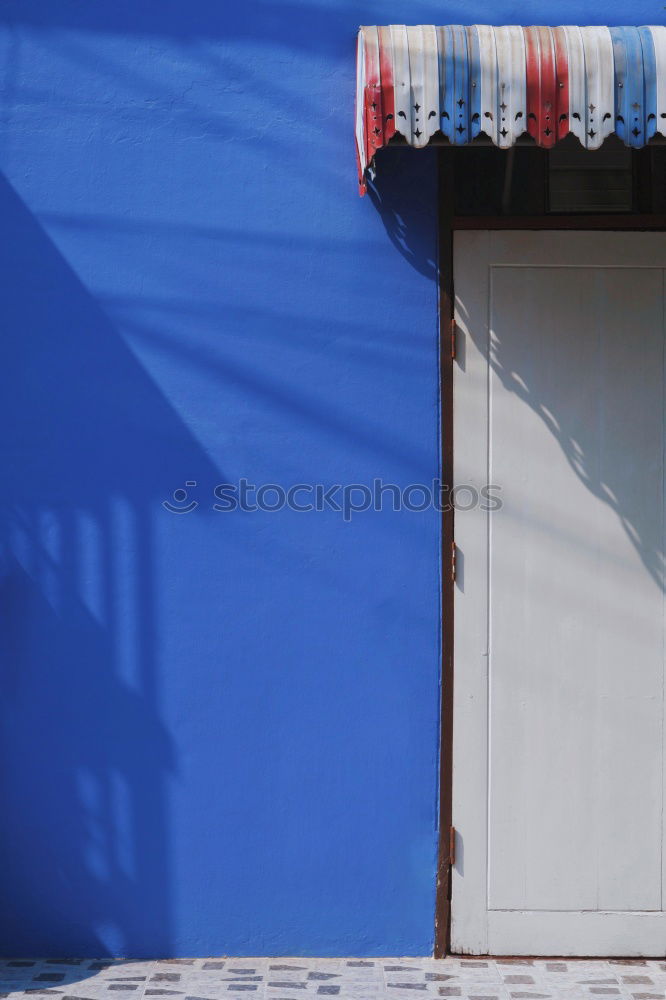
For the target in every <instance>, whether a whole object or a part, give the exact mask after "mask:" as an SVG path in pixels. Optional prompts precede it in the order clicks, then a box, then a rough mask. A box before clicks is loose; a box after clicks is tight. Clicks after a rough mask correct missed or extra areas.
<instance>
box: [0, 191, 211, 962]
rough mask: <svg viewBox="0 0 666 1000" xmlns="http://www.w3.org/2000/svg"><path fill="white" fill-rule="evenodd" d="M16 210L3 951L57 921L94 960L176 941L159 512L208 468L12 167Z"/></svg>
mask: <svg viewBox="0 0 666 1000" xmlns="http://www.w3.org/2000/svg"><path fill="white" fill-rule="evenodd" d="M0 213H1V215H2V219H3V229H4V238H3V240H2V247H1V249H0V259H1V266H2V273H3V275H4V283H3V284H4V290H3V294H2V297H1V298H0V303H1V305H0V326H1V328H2V331H3V363H2V368H1V374H0V379H1V380H2V388H1V390H0V407H2V419H1V423H0V426H1V427H2V445H1V448H2V454H3V460H4V469H3V472H4V483H5V486H4V490H3V497H2V504H3V509H4V510H3V527H2V530H3V537H2V542H3V551H2V574H1V594H0V609H1V614H2V617H3V619H4V621H3V622H2V626H1V628H0V636H1V637H2V638H1V641H2V648H1V649H0V655H1V661H0V662H2V671H1V672H0V801H2V811H3V814H5V815H7V816H11V817H12V822H11V824H7V823H3V824H0V857H2V858H4V859H5V861H4V863H3V864H2V865H0V898H1V899H2V907H1V908H0V941H2V950H3V952H4V953H9V954H16V953H17V951H19V950H20V949H21V948H23V949H25V942H30V949H31V950H32V952H33V953H37V954H39V953H41V954H44V953H46V954H48V953H49V951H50V950H51V949H50V947H49V938H48V936H47V937H46V938H45V937H44V933H45V932H44V928H48V927H53V928H56V927H57V928H58V934H59V935H60V937H62V938H66V939H67V940H69V941H71V942H72V944H73V946H75V949H76V952H77V953H78V954H87V955H95V954H97V955H104V954H109V953H116V954H117V953H123V952H124V951H125V950H126V949H127V947H128V945H131V942H132V941H137V940H141V941H146V940H149V941H150V942H152V950H153V954H163V955H166V954H169V953H170V936H171V906H170V898H169V870H168V855H167V816H166V804H165V796H166V782H167V780H168V777H169V775H170V774H172V773H173V772H174V771H175V770H176V769H177V761H176V760H175V759H174V754H173V749H172V746H171V743H170V740H169V737H168V735H167V733H166V732H165V729H164V726H163V724H162V721H161V718H160V682H159V676H158V670H157V664H156V648H155V639H156V632H155V622H154V615H153V589H152V587H153V584H152V581H153V579H154V574H155V570H154V565H153V556H152V552H151V527H150V523H149V520H148V514H149V511H150V510H155V508H156V507H158V505H159V501H160V499H161V497H157V496H156V495H155V490H156V488H158V487H159V484H160V483H161V482H165V481H166V482H169V475H170V471H171V469H172V468H173V465H174V461H175V462H178V461H182V456H183V454H186V455H187V456H188V460H189V461H190V462H191V465H193V464H194V462H196V463H197V464H198V465H199V467H202V468H204V469H205V468H207V465H208V464H209V463H208V462H207V459H206V457H205V456H204V455H203V454H201V453H200V449H199V448H198V446H197V444H196V443H195V441H194V440H193V438H192V437H191V436H190V434H189V433H188V431H187V430H186V428H185V427H184V426H183V424H182V422H181V421H180V420H179V419H178V417H177V416H176V415H175V414H174V412H173V410H172V409H171V407H170V405H169V404H168V403H167V402H166V400H165V399H164V397H163V396H162V395H161V394H160V392H159V391H158V390H157V389H156V387H155V385H154V384H153V383H152V382H151V381H150V380H149V379H148V377H147V376H146V375H145V373H144V372H143V370H142V368H141V367H140V365H139V364H138V362H137V361H136V360H135V358H134V357H133V355H132V353H131V352H130V351H129V350H128V348H127V347H126V346H125V345H124V344H123V342H122V340H121V338H120V337H119V336H118V335H117V333H116V332H115V330H114V329H113V327H112V326H111V325H110V323H109V322H108V320H107V319H106V318H105V316H104V315H103V314H102V312H101V311H100V309H99V308H98V307H97V305H96V304H95V302H94V301H93V300H92V298H91V297H90V295H89V294H88V292H87V291H86V289H85V288H84V287H83V286H82V284H81V283H80V282H79V280H78V279H77V277H76V275H75V274H74V273H73V272H72V271H71V269H70V268H69V267H68V265H67V263H66V262H65V261H64V259H63V258H62V256H61V255H60V254H59V253H58V251H57V249H56V248H55V247H54V245H53V243H52V242H51V241H50V240H49V239H48V237H47V236H46V235H45V234H44V232H43V230H42V229H41V228H40V226H39V225H38V224H37V223H36V222H35V220H34V219H33V217H32V216H31V214H30V213H29V212H28V211H27V210H26V208H25V206H24V205H23V204H22V202H21V201H20V200H19V199H18V197H17V196H16V194H15V193H14V191H13V190H12V189H11V188H10V187H9V185H8V184H7V183H6V182H5V181H2V184H1V186H0ZM181 467H182V466H181ZM10 751H11V752H10ZM6 859H11V862H10V863H7V860H6ZM36 886H39V887H40V890H39V892H37V893H36V892H35V887H36ZM137 900H141V901H142V904H141V906H140V907H138V906H137V905H136V903H137ZM63 925H64V932H63Z"/></svg>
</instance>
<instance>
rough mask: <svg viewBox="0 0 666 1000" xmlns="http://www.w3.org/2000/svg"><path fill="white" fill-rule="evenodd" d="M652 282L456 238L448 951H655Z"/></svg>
mask: <svg viewBox="0 0 666 1000" xmlns="http://www.w3.org/2000/svg"><path fill="white" fill-rule="evenodd" d="M664 268H666V236H664V235H662V234H658V233H601V232H599V233H581V232H541V233H527V232H511V233H506V232H504V233H503V232H462V233H458V234H456V236H455V240H454V287H455V304H456V321H457V324H458V330H459V341H458V353H457V360H456V362H454V368H455V371H454V479H455V482H456V484H457V485H458V486H459V487H461V486H465V485H470V486H471V487H473V490H474V491H476V493H477V494H478V495H479V496H480V495H481V488H482V487H483V486H487V485H489V484H490V485H492V486H495V487H499V490H495V491H494V493H495V495H498V494H499V496H500V499H501V503H502V506H501V509H499V510H494V511H488V510H486V509H483V508H484V507H488V506H489V505H490V504H488V503H484V502H483V501H482V500H481V502H480V503H479V504H477V505H476V506H474V507H473V508H472V509H469V510H461V509H460V506H459V507H458V509H457V510H456V514H455V536H456V545H457V549H458V574H457V580H456V584H455V637H454V662H455V684H454V727H453V739H454V755H453V767H454V771H453V822H454V825H455V827H456V830H457V850H456V864H455V868H454V872H453V881H452V942H451V943H452V950H453V951H454V952H469V953H477V954H482V953H491V954H499V955H501V954H516V955H518V954H534V955H548V954H550V955H664V954H665V952H666V914H665V913H664V909H665V907H664V877H663V867H664V865H663V862H664V857H665V851H664V821H663V812H664V638H665V636H664V444H665V440H664V392H665V375H664V274H665V271H664ZM459 495H460V497H461V498H462V497H463V496H473V495H474V494H469V495H468V494H465V493H463V492H461V493H460V494H459ZM462 506H467V503H465V504H463V505H462Z"/></svg>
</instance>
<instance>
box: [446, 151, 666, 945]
mask: <svg viewBox="0 0 666 1000" xmlns="http://www.w3.org/2000/svg"><path fill="white" fill-rule="evenodd" d="M438 189H439V193H438V200H439V205H438V227H439V233H438V280H439V338H440V339H439V358H440V376H439V386H440V413H441V430H440V439H441V456H440V461H441V481H442V485H443V487H444V490H443V496H446V495H447V494H446V487H448V488H449V490H450V488H451V487H452V486H453V365H454V350H455V348H454V345H455V332H454V326H453V317H454V302H455V300H454V289H453V235H454V232H455V231H456V230H462V229H506V230H520V229H524V230H547V229H550V230H552V229H564V230H599V229H602V230H607V231H618V230H621V231H629V230H639V231H640V230H644V231H647V230H659V231H666V215H664V214H661V213H658V214H657V213H655V214H647V213H641V214H637V213H634V214H626V215H525V216H515V215H514V216H509V215H478V216H469V215H468V216H456V214H455V176H454V165H453V159H452V157H451V155H450V151H449V150H448V149H444V148H443V149H440V151H439V183H438ZM449 495H450V494H449ZM443 506H444V507H446V506H447V505H446V504H444V505H443ZM454 528H455V512H454V510H453V508H451V510H444V511H443V512H442V525H441V537H442V552H441V559H442V574H441V576H442V593H441V598H440V600H441V618H440V622H441V625H440V628H441V655H442V664H441V682H440V713H441V714H440V758H439V849H438V858H437V890H436V902H435V949H434V954H435V958H444V957H445V956H446V955H447V954H448V953H449V951H450V933H451V868H452V865H453V864H454V857H455V831H454V829H453V819H454V817H453V683H454V664H453V635H454V621H453V607H454V600H453V598H454V586H455V581H454V578H453V571H452V569H453V552H454V548H453V546H454V538H455V535H454ZM449 567H451V572H449Z"/></svg>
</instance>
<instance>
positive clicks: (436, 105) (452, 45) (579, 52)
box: [356, 24, 666, 193]
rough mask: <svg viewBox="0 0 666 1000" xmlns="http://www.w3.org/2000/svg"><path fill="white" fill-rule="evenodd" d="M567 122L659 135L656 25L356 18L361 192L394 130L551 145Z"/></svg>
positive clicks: (579, 129)
mask: <svg viewBox="0 0 666 1000" xmlns="http://www.w3.org/2000/svg"><path fill="white" fill-rule="evenodd" d="M569 132H572V133H573V134H574V135H575V136H576V137H577V138H578V139H579V140H580V142H581V143H582V145H583V146H585V147H586V149H598V147H599V146H600V145H601V144H602V142H603V141H604V139H605V138H606V137H607V136H608V135H610V134H611V132H614V133H615V134H616V135H617V136H619V137H620V139H622V140H623V141H624V142H625V143H626V144H627V145H628V146H633V147H639V146H644V145H645V144H646V143H647V142H648V141H649V140H650V139H651V138H652V137H653V136H655V135H656V134H657V133H660V134H661V135H666V27H665V26H663V25H657V26H655V25H650V26H644V27H640V28H636V27H624V28H606V27H592V28H579V27H576V26H571V25H565V26H563V27H558V28H547V27H532V28H523V27H520V26H518V25H507V26H505V27H501V28H495V27H491V26H490V25H487V24H474V25H471V26H468V27H465V26H463V25H459V24H449V25H445V26H444V27H435V26H434V25H430V24H428V25H417V26H413V27H407V26H406V25H404V24H392V25H388V26H385V27H376V26H373V27H363V28H361V29H360V30H359V36H358V64H357V89H356V146H357V154H358V168H359V182H360V185H361V193H363V192H364V191H365V182H366V174H367V171H372V168H373V158H374V155H375V153H376V152H377V150H378V149H380V148H381V147H382V146H385V145H386V144H387V143H388V142H389V140H390V139H391V138H393V136H394V135H397V134H399V135H401V136H403V137H404V139H406V140H407V142H408V143H409V144H410V145H411V146H417V147H421V146H426V145H427V144H428V142H430V140H431V139H432V138H433V136H435V135H437V136H440V135H442V136H444V137H445V139H447V140H448V141H449V142H451V143H454V144H455V145H464V144H466V143H470V142H472V141H473V140H474V139H476V138H477V136H480V135H481V133H483V134H484V135H486V136H487V137H488V138H489V139H490V140H492V142H493V143H495V145H496V146H499V147H501V148H507V147H509V146H512V145H513V144H514V143H515V142H516V140H517V139H518V138H519V136H521V135H523V133H527V134H528V135H530V136H531V137H532V139H533V140H534V142H535V143H537V144H538V145H539V146H545V147H550V146H552V145H554V143H555V142H556V141H557V140H558V139H562V138H563V137H564V136H565V135H567V134H568V133H569Z"/></svg>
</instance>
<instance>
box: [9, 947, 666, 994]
mask: <svg viewBox="0 0 666 1000" xmlns="http://www.w3.org/2000/svg"><path fill="white" fill-rule="evenodd" d="M234 997H238V998H239V1000H240V998H241V997H247V1000H326V998H328V997H331V998H337V1000H418V998H419V997H421V998H423V1000H448V998H453V1000H456V998H459V1000H666V961H664V960H649V959H636V960H634V959H631V960H626V959H598V960H592V959H536V958H535V959H506V958H503V959H496V960H493V959H489V958H479V959H476V958H472V957H469V958H461V957H458V958H448V959H444V960H442V961H437V960H435V959H432V958H402V957H396V958H382V959H368V958H346V959H345V958H332V959H328V958H316V959H315V958H312V959H310V958H307V959H306V958H266V957H256V958H233V957H231V958H228V957H226V956H223V957H217V956H212V957H208V958H196V959H164V960H159V961H150V960H127V961H125V960H115V961H111V960H108V959H76V958H63V959H61V958H39V959H12V958H8V959H5V960H3V961H1V962H0V1000H112V998H113V1000H225V998H227V1000H233V998H234Z"/></svg>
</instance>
